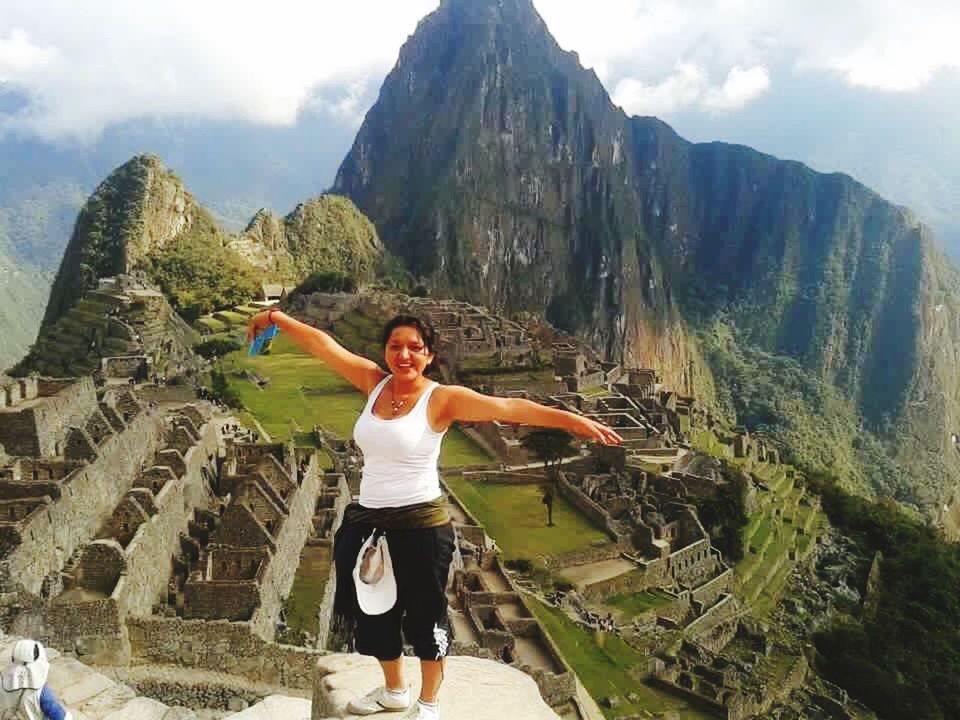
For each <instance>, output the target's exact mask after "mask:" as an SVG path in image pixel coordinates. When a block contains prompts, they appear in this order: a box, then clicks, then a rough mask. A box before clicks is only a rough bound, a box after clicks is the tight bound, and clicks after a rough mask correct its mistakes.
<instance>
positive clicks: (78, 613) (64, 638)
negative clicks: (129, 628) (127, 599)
mask: <svg viewBox="0 0 960 720" xmlns="http://www.w3.org/2000/svg"><path fill="white" fill-rule="evenodd" d="M45 628H46V632H45V633H44V636H43V637H41V638H39V639H41V640H43V641H45V642H46V644H47V645H49V646H50V647H53V648H57V649H59V650H64V651H67V652H75V653H77V654H78V655H80V656H82V657H83V658H84V660H86V661H87V662H91V661H93V662H102V663H105V664H113V663H117V664H124V663H126V662H127V661H128V660H129V657H130V645H129V642H128V641H127V636H126V632H124V628H123V620H122V616H121V611H120V608H119V607H118V606H117V602H116V600H114V599H113V598H100V599H95V600H87V601H85V602H82V603H70V602H67V603H60V602H54V603H52V604H51V605H50V607H49V608H47V610H46V623H45Z"/></svg>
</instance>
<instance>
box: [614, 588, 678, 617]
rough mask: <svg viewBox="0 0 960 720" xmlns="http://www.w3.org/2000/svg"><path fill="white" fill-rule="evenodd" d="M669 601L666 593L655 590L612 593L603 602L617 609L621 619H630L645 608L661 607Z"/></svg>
mask: <svg viewBox="0 0 960 720" xmlns="http://www.w3.org/2000/svg"><path fill="white" fill-rule="evenodd" d="M669 603H670V597H669V596H668V595H664V594H663V593H659V592H656V591H644V592H633V593H621V594H619V595H614V596H612V597H610V598H609V599H608V600H606V601H605V603H604V604H605V605H609V606H610V607H612V608H615V609H617V610H619V611H620V617H621V618H622V619H624V620H631V619H633V618H635V617H636V616H637V615H640V614H642V613H645V612H646V611H647V610H653V609H654V608H658V607H663V606H664V605H667V604H669Z"/></svg>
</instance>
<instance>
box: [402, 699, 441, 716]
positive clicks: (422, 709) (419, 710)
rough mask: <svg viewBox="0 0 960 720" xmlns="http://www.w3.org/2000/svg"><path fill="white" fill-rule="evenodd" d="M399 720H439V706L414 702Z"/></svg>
mask: <svg viewBox="0 0 960 720" xmlns="http://www.w3.org/2000/svg"><path fill="white" fill-rule="evenodd" d="M400 720H440V706H439V705H432V706H431V705H424V704H423V703H421V702H416V703H414V704H413V707H412V708H410V709H409V710H408V711H407V714H406V715H404V716H403V717H402V718H401V719H400Z"/></svg>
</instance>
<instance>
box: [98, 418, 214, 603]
mask: <svg viewBox="0 0 960 720" xmlns="http://www.w3.org/2000/svg"><path fill="white" fill-rule="evenodd" d="M216 452H217V428H216V424H215V423H212V422H210V423H207V424H206V425H205V426H203V428H202V429H201V430H200V441H199V442H198V443H197V444H196V445H194V446H193V447H192V448H191V449H190V450H188V451H187V455H186V458H185V459H184V461H185V466H186V471H185V472H184V474H183V477H181V478H177V479H175V480H173V481H170V482H167V483H166V484H165V485H163V487H162V489H161V490H160V492H159V493H158V494H157V495H156V496H155V498H154V500H155V502H156V505H157V513H156V514H155V515H154V516H153V517H151V518H150V520H149V521H147V522H145V523H143V524H142V525H141V526H140V528H139V529H138V530H137V532H136V534H135V535H134V537H133V540H131V541H130V544H129V545H128V546H127V550H126V556H127V571H126V576H125V577H124V579H123V580H121V586H120V587H118V588H117V591H115V597H116V598H117V600H118V602H120V604H121V606H122V608H123V610H124V612H126V613H129V614H133V615H148V614H149V613H150V612H151V610H152V608H153V606H154V605H155V604H156V603H157V601H158V600H159V599H160V598H161V596H162V595H163V594H164V592H165V590H166V587H167V581H168V578H169V577H170V572H171V570H172V558H173V556H174V555H175V554H177V552H178V550H179V542H180V533H184V534H186V533H187V527H188V523H189V521H190V519H191V518H192V517H193V509H194V508H201V509H208V508H210V507H211V506H212V504H213V495H212V493H211V491H210V488H209V486H208V485H207V482H206V480H205V479H204V470H203V469H204V467H206V466H207V465H208V462H209V460H210V457H211V456H213V457H216Z"/></svg>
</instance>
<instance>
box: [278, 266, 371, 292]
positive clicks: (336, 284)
mask: <svg viewBox="0 0 960 720" xmlns="http://www.w3.org/2000/svg"><path fill="white" fill-rule="evenodd" d="M315 292H321V293H355V292H357V281H356V279H355V278H352V277H350V276H349V275H347V274H346V273H342V272H336V271H323V272H315V273H313V274H312V275H310V276H309V277H308V278H307V279H306V280H304V281H303V282H302V283H300V284H299V285H298V286H297V289H296V290H294V291H293V292H292V293H291V294H290V296H291V297H296V296H298V295H309V294H310V293H315Z"/></svg>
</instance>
